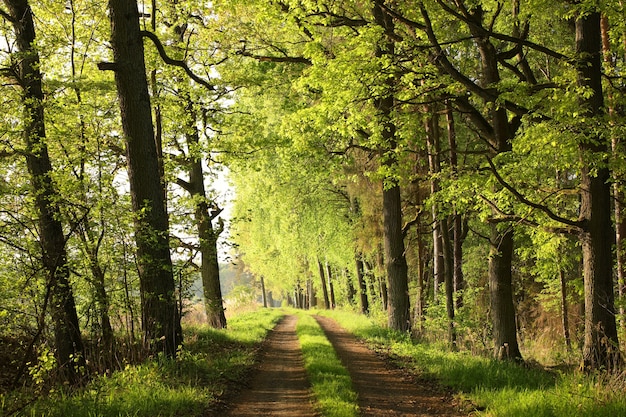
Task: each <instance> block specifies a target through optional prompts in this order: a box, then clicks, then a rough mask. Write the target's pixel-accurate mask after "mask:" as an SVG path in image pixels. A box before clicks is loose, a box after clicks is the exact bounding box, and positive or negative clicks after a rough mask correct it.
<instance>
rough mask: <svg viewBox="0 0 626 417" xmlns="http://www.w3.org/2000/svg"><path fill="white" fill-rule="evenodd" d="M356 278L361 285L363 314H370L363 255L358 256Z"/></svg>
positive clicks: (360, 293)
mask: <svg viewBox="0 0 626 417" xmlns="http://www.w3.org/2000/svg"><path fill="white" fill-rule="evenodd" d="M356 277H357V282H358V283H359V295H360V300H361V304H360V305H361V313H363V314H369V312H370V304H369V301H368V298H367V284H366V283H365V267H364V264H363V259H362V258H361V255H357V256H356Z"/></svg>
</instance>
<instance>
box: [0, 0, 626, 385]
mask: <svg viewBox="0 0 626 417" xmlns="http://www.w3.org/2000/svg"><path fill="white" fill-rule="evenodd" d="M625 13H626V11H625V8H624V5H623V2H622V1H621V0H606V1H594V0H559V1H547V0H526V1H522V0H422V1H416V2H413V1H403V0H393V1H391V0H371V1H361V0H230V1H222V0H214V1H207V2H200V1H192V0H175V1H162V2H160V1H158V0H150V1H148V0H141V1H131V0H109V2H108V4H104V3H103V2H99V1H95V0H66V1H63V2H59V1H54V0H38V1H35V0H4V1H3V2H2V3H0V18H1V25H0V31H1V34H2V42H0V61H1V63H0V78H1V79H2V85H1V87H0V88H1V89H2V94H1V95H0V108H1V111H2V112H3V113H4V114H5V116H4V117H3V118H2V120H0V263H1V265H2V267H1V268H0V323H1V324H2V325H1V326H0V351H1V352H2V353H1V356H2V362H3V364H2V365H1V366H0V387H1V388H0V393H1V392H2V391H5V392H8V391H11V390H14V389H16V388H17V387H21V386H24V385H33V384H35V385H36V384H37V383H38V381H39V380H41V379H42V378H43V379H52V380H54V381H57V382H58V381H61V382H60V383H61V384H65V385H69V386H81V385H84V384H85V383H86V381H88V380H90V379H92V378H93V377H94V375H109V374H110V373H111V372H113V371H114V370H116V369H122V368H124V366H127V365H128V364H134V363H141V362H144V361H148V360H151V359H153V358H155V357H162V358H169V359H176V357H177V356H180V355H181V354H182V353H181V352H182V350H181V347H182V346H185V344H186V342H187V339H188V338H187V337H186V336H185V334H188V333H187V332H186V331H185V327H186V326H187V324H186V322H189V317H190V316H192V314H191V313H192V312H194V311H195V312H196V313H197V310H198V305H197V304H198V303H199V304H201V306H200V310H201V312H200V313H201V314H200V316H201V317H202V320H201V321H203V322H204V323H205V324H207V325H208V326H210V327H211V328H214V329H224V328H227V327H228V323H227V319H228V320H230V317H231V314H230V313H231V311H230V310H232V312H233V313H234V312H235V311H236V310H237V308H238V303H239V304H243V303H251V302H252V301H253V300H254V299H256V298H257V297H258V300H259V301H258V302H259V303H260V304H261V305H264V306H266V307H271V306H280V305H282V306H292V307H295V308H299V309H322V310H332V309H344V310H350V311H354V312H358V313H362V314H364V315H367V316H369V317H371V318H373V319H379V320H381V321H382V322H384V323H385V324H386V327H387V328H388V329H390V330H392V331H397V332H400V333H405V334H409V335H411V337H412V338H414V340H420V341H441V340H445V343H446V345H447V347H448V348H449V349H450V350H451V351H464V352H470V353H472V354H475V355H478V356H484V357H489V358H495V359H496V360H497V361H504V362H509V361H510V362H513V363H518V364H529V363H542V364H545V365H558V364H561V363H568V364H575V366H577V367H578V368H579V369H580V370H582V371H585V372H600V373H607V374H608V373H612V372H619V371H620V370H622V369H623V357H622V353H621V352H623V351H624V347H625V346H624V339H625V338H626V316H625V312H624V309H625V308H626V294H625V292H626V243H625V242H624V239H626V217H625V216H626V211H625V210H626V208H625V204H626V200H625V195H626V194H625V193H626V158H625V155H626V153H625V149H624V147H625V146H626V144H625V143H624V141H623V140H622V135H624V133H625V132H626V129H625V128H626V95H625V94H626V80H625V78H624V73H623V72H624V68H625V65H626V19H625V18H624V17H625V16H626V14H625ZM224 178H226V179H227V181H228V185H227V186H224ZM225 194H227V196H225ZM227 262H230V263H232V265H231V267H230V268H231V271H234V272H232V274H234V276H235V277H234V278H233V279H232V280H230V281H231V282H232V283H231V284H229V285H225V284H224V282H223V281H224V280H223V279H222V283H221V285H220V271H222V276H223V271H224V265H221V264H224V263H227ZM248 277H253V279H252V281H250V280H249V279H248ZM196 283H201V287H202V291H201V292H202V297H200V299H201V300H200V301H199V302H198V299H197V298H198V297H195V296H194V291H195V290H194V288H195V287H194V285H196ZM228 294H230V295H231V297H229V296H228ZM193 315H194V317H196V316H197V314H195V313H194V314H193ZM192 339H193V338H192Z"/></svg>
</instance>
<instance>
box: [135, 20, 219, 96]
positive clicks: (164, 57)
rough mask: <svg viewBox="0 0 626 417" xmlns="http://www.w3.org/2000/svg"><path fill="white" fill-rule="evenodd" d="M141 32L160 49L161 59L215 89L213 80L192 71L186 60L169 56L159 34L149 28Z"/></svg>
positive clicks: (199, 82)
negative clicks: (210, 80)
mask: <svg viewBox="0 0 626 417" xmlns="http://www.w3.org/2000/svg"><path fill="white" fill-rule="evenodd" d="M140 33H141V36H143V37H145V38H148V39H150V40H151V41H152V43H153V44H154V46H155V47H156V49H157V51H159V55H160V56H161V59H162V60H163V62H165V63H166V64H168V65H173V66H176V67H180V68H182V69H183V70H184V71H185V72H186V73H187V75H188V76H189V78H191V79H192V80H194V81H195V82H197V83H198V84H201V85H203V86H205V87H206V88H208V89H209V90H215V86H214V85H213V84H211V82H209V81H207V80H205V79H203V78H201V77H198V76H197V75H196V74H195V73H194V72H193V71H191V69H190V68H189V66H188V65H187V63H186V62H185V61H182V60H179V59H173V58H170V57H169V56H167V53H166V52H165V48H164V47H163V44H162V43H161V40H160V39H159V37H158V36H157V35H155V34H154V33H152V32H149V31H147V30H142V31H141V32H140Z"/></svg>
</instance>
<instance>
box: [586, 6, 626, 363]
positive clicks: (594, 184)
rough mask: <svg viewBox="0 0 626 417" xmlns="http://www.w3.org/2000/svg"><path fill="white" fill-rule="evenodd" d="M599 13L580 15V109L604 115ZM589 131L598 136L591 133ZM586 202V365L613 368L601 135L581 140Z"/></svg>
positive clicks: (607, 194)
mask: <svg viewBox="0 0 626 417" xmlns="http://www.w3.org/2000/svg"><path fill="white" fill-rule="evenodd" d="M601 51H602V50H601V30H600V13H599V12H597V11H592V12H590V13H585V14H584V15H581V16H579V17H578V18H577V19H576V53H577V55H578V65H577V72H578V85H579V86H580V87H585V88H587V89H589V90H590V91H591V92H592V93H593V95H591V96H590V97H586V98H583V97H581V99H580V101H581V107H582V108H583V111H584V112H585V113H586V114H587V115H588V116H590V117H594V118H599V117H601V116H602V115H603V113H604V111H603V106H604V98H603V92H602V68H601V66H602V65H601ZM587 134H593V133H592V132H588V133H587ZM579 150H580V154H581V165H582V169H581V181H580V182H581V204H580V213H579V218H580V220H582V221H583V230H582V231H581V233H580V242H581V245H582V251H583V277H584V283H585V284H584V286H585V341H584V347H583V363H584V366H585V368H586V369H602V368H605V369H614V368H615V367H616V366H617V365H618V363H619V343H618V336H617V325H616V322H615V305H614V292H613V275H612V272H613V254H612V245H613V241H612V239H608V238H607V237H608V236H614V231H613V227H612V223H611V186H610V172H609V169H608V166H607V164H606V162H607V161H606V160H603V161H601V162H600V163H597V162H596V163H594V162H592V161H593V160H595V159H596V158H597V156H596V155H603V154H606V153H607V152H608V150H609V147H608V144H607V143H606V142H605V141H604V139H603V138H601V137H593V138H590V139H587V138H585V139H582V140H581V141H580V143H579Z"/></svg>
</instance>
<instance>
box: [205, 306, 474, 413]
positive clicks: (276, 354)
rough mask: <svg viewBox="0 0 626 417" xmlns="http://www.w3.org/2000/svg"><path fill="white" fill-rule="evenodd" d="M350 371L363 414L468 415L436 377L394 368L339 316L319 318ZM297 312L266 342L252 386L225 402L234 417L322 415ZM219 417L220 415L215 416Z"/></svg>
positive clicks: (224, 411) (252, 377)
mask: <svg viewBox="0 0 626 417" xmlns="http://www.w3.org/2000/svg"><path fill="white" fill-rule="evenodd" d="M315 318H316V320H317V321H318V323H319V324H320V326H321V327H322V329H323V330H324V332H325V333H326V336H327V337H328V339H329V340H330V342H331V343H332V344H333V346H334V348H335V351H336V352H337V355H338V356H339V357H340V359H341V361H342V363H343V364H344V366H345V367H346V368H347V369H348V372H349V373H350V376H351V378H352V384H353V389H354V390H355V391H356V392H357V394H358V404H359V408H360V411H361V415H362V416H377V417H378V416H381V417H387V416H407V417H409V416H419V417H430V416H446V417H452V416H454V417H457V416H462V415H467V414H465V413H462V412H461V411H459V406H458V404H457V401H455V399H454V398H453V396H452V395H451V394H450V393H448V392H446V391H445V390H444V389H442V388H441V387H440V386H439V385H438V384H437V383H436V382H434V381H432V380H427V379H422V378H417V377H415V376H413V375H410V374H408V373H407V372H405V371H402V370H400V369H398V368H397V367H394V366H393V364H391V362H390V361H389V360H388V359H387V358H384V357H381V356H379V355H377V354H376V353H374V352H373V351H372V350H370V349H368V347H367V346H366V345H365V344H364V343H363V342H360V341H359V340H357V339H356V338H355V337H354V336H352V335H351V334H350V333H348V332H347V331H345V330H344V329H343V328H341V327H340V326H339V325H338V324H337V323H336V322H335V321H334V320H332V319H329V318H326V317H320V316H316V317H315ZM296 323H297V317H296V316H291V315H290V316H286V317H285V318H284V319H283V320H282V321H281V322H280V323H279V324H278V325H277V326H276V327H275V328H274V330H273V331H272V332H270V334H269V337H268V339H267V341H266V343H265V346H264V349H263V352H262V354H261V357H260V361H259V363H258V365H257V367H256V368H255V370H254V371H253V372H252V373H251V375H250V380H249V385H248V386H247V387H246V389H244V390H243V391H241V392H240V393H239V394H238V395H233V396H231V397H230V400H229V401H228V402H227V403H226V404H224V407H225V410H221V412H220V413H219V415H224V413H226V415H227V416H229V417H244V416H245V417H247V416H250V417H251V416H275V417H296V416H297V417H300V416H302V417H308V416H312V417H313V416H318V414H316V412H315V410H314V408H313V405H312V404H313V401H314V400H313V398H312V396H311V393H310V390H309V384H308V382H307V378H306V372H305V370H304V367H303V360H302V356H301V353H300V344H299V342H298V338H297V336H296V333H295V329H296ZM216 415H218V414H216Z"/></svg>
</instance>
